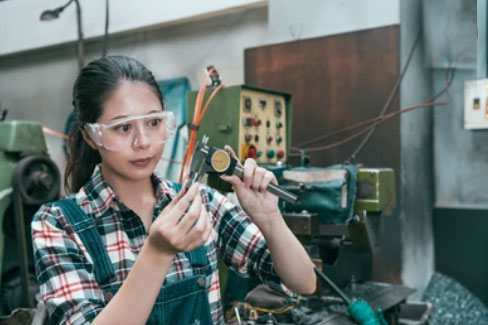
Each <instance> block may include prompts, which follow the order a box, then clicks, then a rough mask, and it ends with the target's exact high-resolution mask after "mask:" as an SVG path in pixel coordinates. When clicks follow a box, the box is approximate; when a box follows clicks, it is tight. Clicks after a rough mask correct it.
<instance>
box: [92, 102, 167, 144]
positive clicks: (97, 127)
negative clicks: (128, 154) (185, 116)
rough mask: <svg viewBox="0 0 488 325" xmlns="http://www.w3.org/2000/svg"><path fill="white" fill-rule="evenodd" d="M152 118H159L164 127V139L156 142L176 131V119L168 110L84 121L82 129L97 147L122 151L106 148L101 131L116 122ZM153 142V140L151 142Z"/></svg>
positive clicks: (116, 123) (122, 122) (124, 122)
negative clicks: (91, 121)
mask: <svg viewBox="0 0 488 325" xmlns="http://www.w3.org/2000/svg"><path fill="white" fill-rule="evenodd" d="M152 118H161V120H162V121H163V122H162V123H164V125H165V127H166V139H165V140H164V141H163V142H158V143H165V142H166V141H167V140H168V139H169V138H171V137H172V136H173V135H174V133H175V131H176V119H175V116H174V114H173V112H170V111H160V112H154V113H149V114H139V115H131V116H126V117H122V118H119V119H116V120H113V121H109V122H105V123H85V124H84V125H83V129H84V130H85V131H86V132H87V133H88V135H89V136H90V138H91V139H92V140H93V142H95V144H96V145H98V146H99V147H104V148H105V149H107V150H110V151H122V150H114V149H112V148H108V147H107V146H105V144H104V143H103V133H104V132H105V130H106V129H108V128H112V127H114V126H116V125H118V124H126V123H127V122H131V121H134V120H139V119H149V120H150V119H152ZM153 143H155V142H153Z"/></svg>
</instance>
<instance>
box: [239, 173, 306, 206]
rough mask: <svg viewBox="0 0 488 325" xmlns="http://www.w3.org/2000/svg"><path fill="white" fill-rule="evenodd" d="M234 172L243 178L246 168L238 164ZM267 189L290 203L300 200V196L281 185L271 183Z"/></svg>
mask: <svg viewBox="0 0 488 325" xmlns="http://www.w3.org/2000/svg"><path fill="white" fill-rule="evenodd" d="M234 174H235V175H237V176H239V177H240V178H242V176H243V175H244V169H242V167H240V166H236V167H235V168H234ZM266 190H267V191H268V192H270V193H271V194H274V195H276V196H278V197H280V198H282V199H283V200H285V201H288V202H290V203H293V204H295V203H297V202H298V196H296V195H295V194H292V193H290V192H288V191H286V190H284V189H282V188H281V187H279V186H277V185H275V184H272V183H270V184H269V185H268V187H266Z"/></svg>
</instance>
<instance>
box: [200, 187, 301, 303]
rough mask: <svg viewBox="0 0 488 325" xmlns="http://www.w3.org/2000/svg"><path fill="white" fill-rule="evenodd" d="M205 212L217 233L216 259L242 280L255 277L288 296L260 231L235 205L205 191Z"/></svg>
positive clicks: (288, 291)
mask: <svg viewBox="0 0 488 325" xmlns="http://www.w3.org/2000/svg"><path fill="white" fill-rule="evenodd" d="M207 193H208V202H207V206H208V211H209V213H210V214H211V215H212V221H213V228H214V229H215V230H216V231H217V251H218V255H219V258H220V259H222V260H223V262H224V263H225V264H226V265H227V266H228V267H229V268H230V269H231V270H233V271H234V272H236V273H237V274H239V275H240V276H242V277H249V276H258V277H259V278H260V280H261V281H262V282H263V283H265V284H267V285H268V286H270V287H272V288H273V289H275V290H279V291H282V292H285V293H287V294H289V295H291V294H292V293H291V291H290V290H289V289H288V288H286V287H285V286H284V285H283V284H282V282H281V280H280V278H279V277H278V274H277V273H276V271H275V269H274V267H273V262H272V260H271V255H270V252H269V249H268V246H267V244H266V241H265V239H264V236H263V234H262V233H261V231H260V230H259V228H258V227H257V226H256V225H255V224H254V223H253V222H252V221H251V219H250V218H249V216H248V215H247V214H246V213H245V212H244V211H243V210H242V208H241V207H239V206H238V205H235V204H233V203H232V202H231V201H230V200H229V199H228V198H227V197H225V196H223V195H222V194H220V193H219V192H217V191H216V190H214V189H208V191H207Z"/></svg>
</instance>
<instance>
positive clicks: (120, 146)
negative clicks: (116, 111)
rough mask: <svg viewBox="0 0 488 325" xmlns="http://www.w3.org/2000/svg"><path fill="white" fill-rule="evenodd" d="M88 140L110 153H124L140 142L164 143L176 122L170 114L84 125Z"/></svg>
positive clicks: (172, 133)
mask: <svg viewBox="0 0 488 325" xmlns="http://www.w3.org/2000/svg"><path fill="white" fill-rule="evenodd" d="M84 129H85V130H86V131H87V132H88V134H89V135H90V138H91V139H92V140H93V141H94V142H95V143H96V144H97V145H98V146H101V147H104V148H105V149H107V150H110V151H124V150H127V149H129V148H130V147H132V146H134V145H137V144H140V143H142V142H146V143H151V144H161V143H165V142H166V141H167V140H168V139H169V138H171V137H172V136H173V135H174V132H175V129H176V120H175V117H174V115H173V113H172V112H168V111H161V112H156V113H149V114H144V115H132V116H128V117H123V118H120V119H117V120H113V121H110V122H107V123H86V124H85V125H84Z"/></svg>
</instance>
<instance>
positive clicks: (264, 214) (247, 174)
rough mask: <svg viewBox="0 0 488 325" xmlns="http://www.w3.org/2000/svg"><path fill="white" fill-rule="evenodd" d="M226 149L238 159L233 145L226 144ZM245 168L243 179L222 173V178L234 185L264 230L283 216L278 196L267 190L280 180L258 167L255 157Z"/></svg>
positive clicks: (246, 163) (248, 209) (250, 212)
mask: <svg viewBox="0 0 488 325" xmlns="http://www.w3.org/2000/svg"><path fill="white" fill-rule="evenodd" d="M225 150H226V151H227V152H228V153H229V154H230V155H231V156H232V157H234V158H236V159H237V157H236V154H235V153H234V151H233V150H232V148H231V147H229V146H225ZM239 165H240V164H239ZM243 169H244V175H243V179H242V180H241V179H240V178H239V177H237V176H236V175H232V176H228V175H221V178H222V179H223V180H225V181H227V182H229V183H231V184H232V185H233V186H234V190H235V192H236V195H237V198H238V199H239V203H240V204H241V206H242V208H243V209H244V211H246V213H247V214H248V215H249V216H250V217H251V219H252V220H253V222H254V223H255V224H256V225H257V226H258V227H259V228H260V229H261V230H262V231H263V230H264V229H263V228H265V227H267V226H268V225H269V223H270V222H272V221H273V220H274V219H276V218H279V219H281V218H282V217H281V213H280V211H279V209H278V197H277V196H276V195H273V194H271V193H269V192H267V191H266V188H267V187H268V185H269V183H274V184H276V185H278V182H277V180H276V178H275V176H274V174H273V173H272V172H270V171H268V170H266V169H264V168H262V167H258V166H257V164H256V161H255V160H254V159H246V161H245V162H244V166H243Z"/></svg>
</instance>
